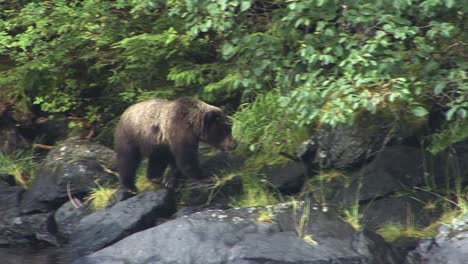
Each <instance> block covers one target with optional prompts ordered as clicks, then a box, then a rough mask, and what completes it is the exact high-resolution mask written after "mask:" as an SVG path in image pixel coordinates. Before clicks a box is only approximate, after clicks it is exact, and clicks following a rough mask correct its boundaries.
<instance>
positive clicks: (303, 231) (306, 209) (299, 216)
mask: <svg viewBox="0 0 468 264" xmlns="http://www.w3.org/2000/svg"><path fill="white" fill-rule="evenodd" d="M300 204H302V206H300ZM291 206H292V210H293V217H294V219H295V223H296V226H295V228H296V234H297V236H298V237H299V238H301V239H303V240H304V241H305V242H307V243H309V244H311V245H317V242H316V241H315V240H314V239H313V238H312V235H311V234H307V227H308V225H309V217H310V199H305V201H304V202H301V203H299V202H298V201H297V200H294V199H292V201H291ZM299 207H300V208H299ZM299 211H300V213H299Z"/></svg>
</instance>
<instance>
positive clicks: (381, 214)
mask: <svg viewBox="0 0 468 264" xmlns="http://www.w3.org/2000/svg"><path fill="white" fill-rule="evenodd" d="M435 201H436V198H435V197H434V196H433V195H431V194H428V193H424V192H412V193H408V194H406V195H393V196H389V197H385V198H382V199H378V200H375V201H372V202H369V203H368V204H366V205H361V207H360V212H361V214H362V219H361V224H362V225H363V226H365V227H366V228H369V229H372V230H378V229H379V228H380V227H382V226H383V225H384V224H386V223H393V224H402V225H407V224H408V221H409V220H411V224H413V225H414V227H426V226H429V225H430V224H431V223H433V222H434V221H436V220H437V219H438V218H439V217H440V216H441V215H442V212H443V209H442V208H441V207H440V206H438V205H436V203H435ZM430 203H432V204H434V208H426V205H428V204H430Z"/></svg>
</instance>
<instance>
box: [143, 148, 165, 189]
mask: <svg viewBox="0 0 468 264" xmlns="http://www.w3.org/2000/svg"><path fill="white" fill-rule="evenodd" d="M169 162H170V159H169V158H168V157H167V155H164V154H162V153H153V154H152V155H151V156H150V157H149V158H148V168H147V170H146V178H148V180H149V181H151V182H154V183H158V184H159V183H161V182H162V181H163V175H164V171H165V170H166V168H167V165H169Z"/></svg>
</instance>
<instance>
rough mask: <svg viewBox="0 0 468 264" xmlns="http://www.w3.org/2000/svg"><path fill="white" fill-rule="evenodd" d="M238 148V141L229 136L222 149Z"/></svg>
mask: <svg viewBox="0 0 468 264" xmlns="http://www.w3.org/2000/svg"><path fill="white" fill-rule="evenodd" d="M236 148H237V142H236V141H235V140H234V139H233V138H232V137H228V138H226V139H225V140H224V142H223V144H222V150H224V151H231V150H235V149H236Z"/></svg>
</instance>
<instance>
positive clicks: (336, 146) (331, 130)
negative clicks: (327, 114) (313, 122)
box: [297, 114, 395, 172]
mask: <svg viewBox="0 0 468 264" xmlns="http://www.w3.org/2000/svg"><path fill="white" fill-rule="evenodd" d="M391 122H392V120H391V119H388V118H387V119H386V118H382V117H380V116H377V115H372V114H364V115H362V116H361V117H359V118H358V119H357V120H356V121H355V122H354V124H353V125H338V126H336V127H332V126H329V125H323V126H322V127H320V128H319V129H318V130H317V131H316V133H315V134H314V135H313V137H312V138H311V139H310V140H308V141H306V142H304V143H303V144H301V145H300V146H299V147H298V150H297V154H298V156H299V157H300V158H301V159H302V160H303V161H304V162H305V164H306V165H307V167H308V169H309V172H311V171H312V170H315V169H317V168H319V167H320V168H321V169H331V168H334V169H351V168H354V167H357V166H359V165H362V164H363V163H365V162H366V161H367V160H368V159H370V158H371V157H372V156H373V155H374V154H375V153H376V152H377V151H379V150H381V149H382V148H383V147H385V145H386V144H387V143H388V141H390V139H391V138H393V137H394V136H395V135H393V134H391V130H390V124H391Z"/></svg>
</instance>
